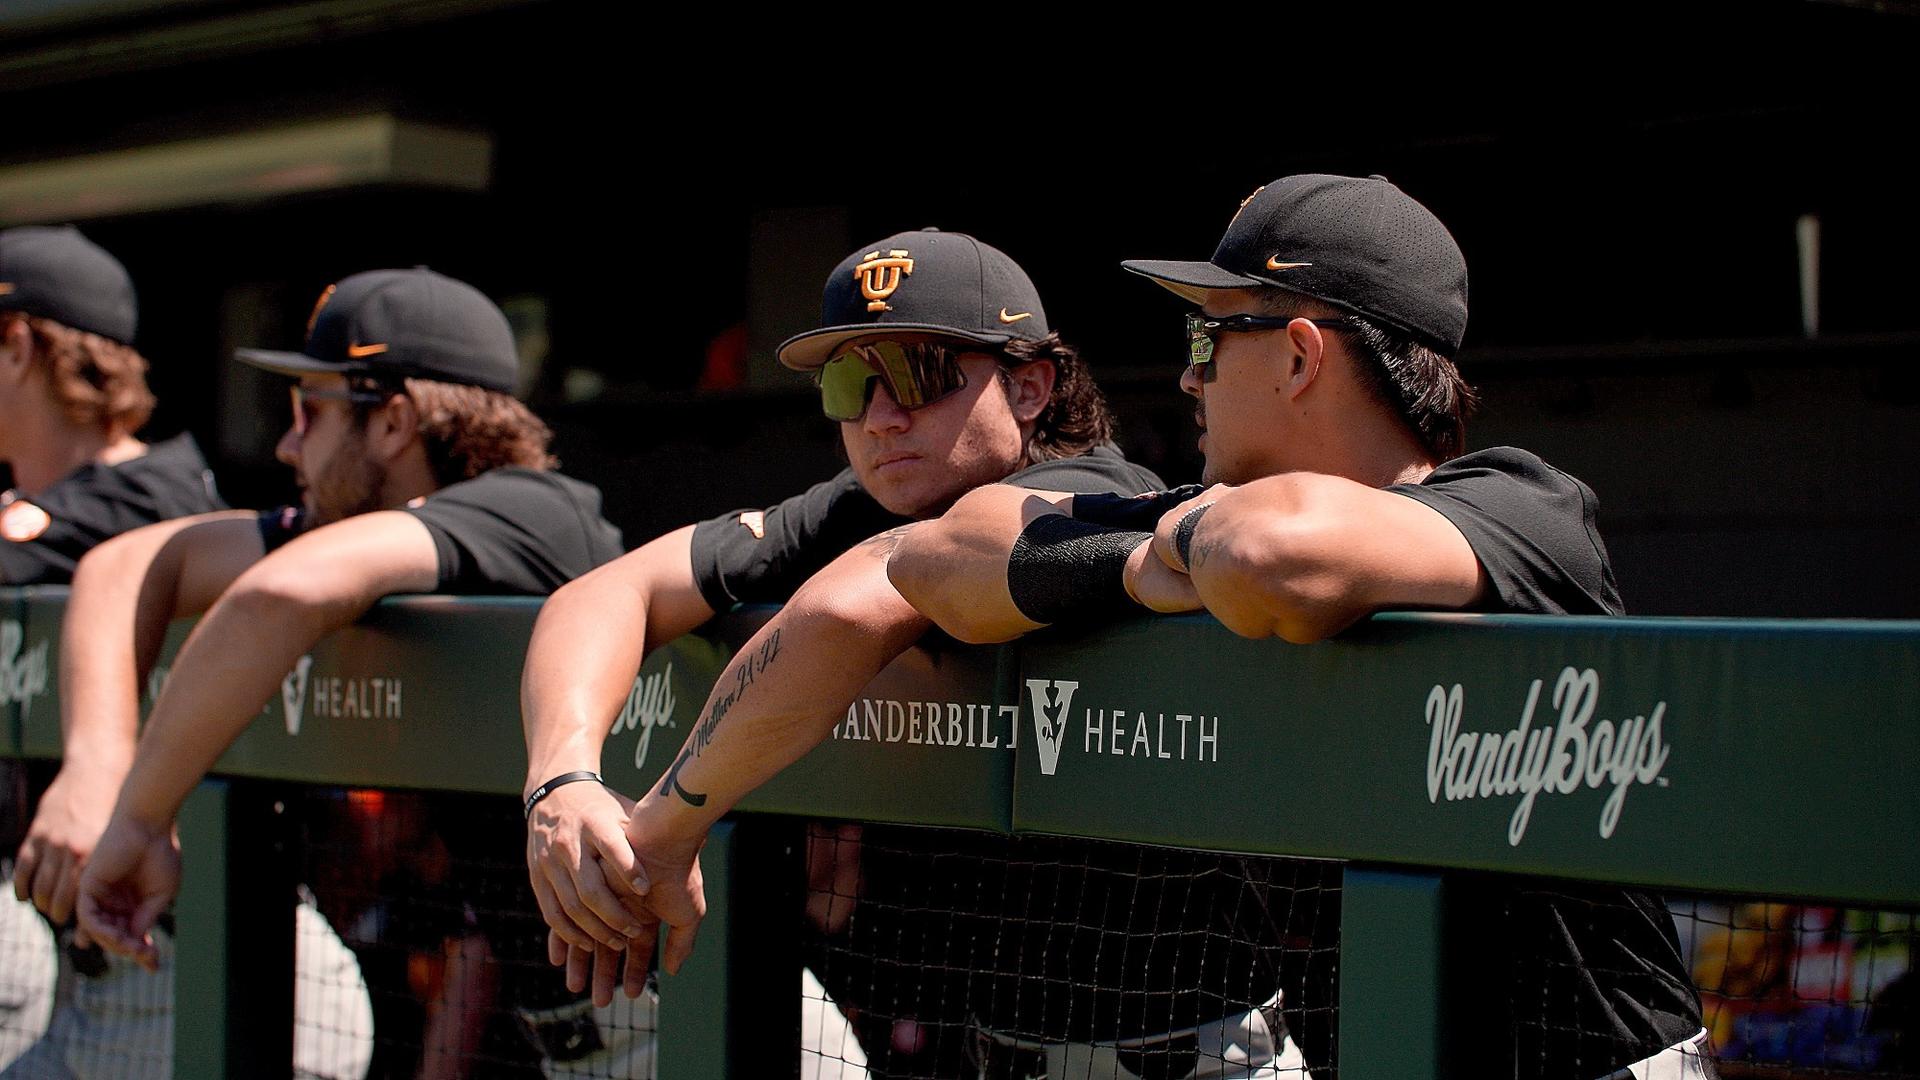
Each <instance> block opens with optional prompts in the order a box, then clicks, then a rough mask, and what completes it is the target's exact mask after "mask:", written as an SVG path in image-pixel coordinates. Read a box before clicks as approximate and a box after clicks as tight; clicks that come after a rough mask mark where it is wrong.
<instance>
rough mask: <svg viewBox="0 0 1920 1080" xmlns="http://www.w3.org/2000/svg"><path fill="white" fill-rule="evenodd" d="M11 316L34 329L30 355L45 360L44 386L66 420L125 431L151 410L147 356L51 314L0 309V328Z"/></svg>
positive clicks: (140, 424) (140, 422)
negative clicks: (2, 311) (64, 321)
mask: <svg viewBox="0 0 1920 1080" xmlns="http://www.w3.org/2000/svg"><path fill="white" fill-rule="evenodd" d="M15 321H23V322H25V323H26V324H27V330H28V331H29V332H30V333H31V334H32V335H33V355H34V357H35V359H36V360H37V361H38V362H39V363H41V364H42V365H44V368H45V370H46V373H47V386H48V388H49V389H50V390H51V391H52V394H53V399H54V402H55V404H57V405H58V406H59V408H60V411H61V412H62V413H63V414H65V416H66V418H67V420H68V422H69V423H73V424H76V425H79V426H82V427H97V428H100V429H102V430H105V431H108V432H110V433H112V434H114V435H130V434H132V433H133V432H135V431H138V430H140V429H141V428H142V427H144V426H145V425H146V422H147V419H148V418H149V417H151V416H152V415H153V406H154V397H153V391H151V390H149V389H147V361H146V358H145V357H143V356H141V355H140V353H139V352H138V351H137V350H135V349H134V348H133V347H132V346H131V345H122V344H120V343H119V342H117V341H112V340H109V339H107V338H103V337H101V336H100V335H99V334H94V333H89V332H87V331H85V330H75V329H73V328H72V327H70V326H63V325H61V324H60V323H57V322H54V321H53V320H52V319H45V318H41V317H40V316H37V315H25V314H22V313H20V312H17V311H10V312H4V313H0V334H4V333H5V332H6V331H7V330H8V329H9V328H10V326H11V325H12V323H13V322H15Z"/></svg>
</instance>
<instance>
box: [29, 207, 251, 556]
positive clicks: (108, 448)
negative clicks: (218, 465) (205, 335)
mask: <svg viewBox="0 0 1920 1080" xmlns="http://www.w3.org/2000/svg"><path fill="white" fill-rule="evenodd" d="M135 321H136V309H135V303H134V295H133V282H132V281H131V280H130V279H129V278H128V277H127V271H126V269H125V268H124V267H122V266H121V265H120V263H119V261H118V260H116V259H115V258H114V257H113V256H112V255H109V254H107V253H106V252H105V251H104V250H102V249H101V248H100V247H99V246H98V245H96V244H94V243H93V242H92V241H90V240H88V239H87V238H86V237H84V236H81V235H80V231H79V230H78V229H74V228H72V227H71V226H63V227H59V228H49V227H45V226H23V227H21V228H16V229H7V230H5V231H4V232H0V464H6V465H9V466H11V467H12V472H13V485H14V486H13V487H11V488H9V489H7V490H6V491H5V492H0V585H36V584H45V583H53V584H62V583H65V582H66V581H67V580H68V578H69V577H71V576H72V574H73V567H74V564H75V563H76V562H78V561H79V559H80V556H82V555H84V554H86V552H87V551H88V549H90V548H92V547H93V546H94V545H95V544H98V543H99V542H100V541H102V540H105V539H106V538H108V537H110V536H115V535H118V534H119V533H123V532H125V531H127V530H128V529H132V528H137V527H139V526H141V525H149V524H152V523H153V522H156V521H161V520H164V519H166V518H174V517H182V516H184V515H187V514H198V513H203V512H206V511H209V510H218V509H220V508H221V506H222V503H221V502H220V496H219V495H218V494H217V493H216V492H215V491H214V487H213V473H212V472H211V471H210V470H209V469H208V468H207V463H206V461H205V460H204V459H202V458H201V456H200V449H199V447H197V446H196V445H194V441H193V436H191V435H184V434H183V435H179V436H176V437H175V438H172V439H168V440H167V441H165V442H162V443H156V444H154V445H151V446H149V445H147V444H146V443H143V442H141V441H140V440H139V439H137V438H135V437H134V433H135V432H137V431H139V430H140V428H141V426H143V425H144V424H145V423H146V422H147V417H148V416H149V415H151V414H152V412H153V406H154V400H153V394H152V393H150V392H149V391H148V390H147V375H146V372H147V362H146V361H145V360H144V359H142V358H141V356H140V354H139V353H138V352H137V351H135V350H134V348H133V344H132V343H133V334H134V326H135Z"/></svg>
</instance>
